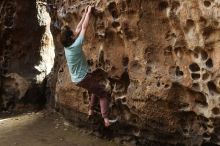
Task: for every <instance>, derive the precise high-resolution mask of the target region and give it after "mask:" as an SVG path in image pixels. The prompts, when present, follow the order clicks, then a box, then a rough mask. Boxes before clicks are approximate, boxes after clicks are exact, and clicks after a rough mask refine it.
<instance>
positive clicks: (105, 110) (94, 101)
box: [89, 94, 109, 118]
mask: <svg viewBox="0 0 220 146" xmlns="http://www.w3.org/2000/svg"><path fill="white" fill-rule="evenodd" d="M98 100H99V104H100V108H101V113H102V117H103V118H107V117H108V106H109V101H108V99H107V98H105V97H97V96H96V95H95V94H91V95H90V99H89V109H90V110H94V107H95V106H96V104H97V102H98Z"/></svg>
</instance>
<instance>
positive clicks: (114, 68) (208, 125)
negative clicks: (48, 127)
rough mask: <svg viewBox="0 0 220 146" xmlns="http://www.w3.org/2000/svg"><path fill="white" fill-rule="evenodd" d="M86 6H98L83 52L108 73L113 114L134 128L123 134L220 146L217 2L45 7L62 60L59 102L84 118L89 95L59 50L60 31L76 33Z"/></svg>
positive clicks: (56, 2) (59, 0)
mask: <svg viewBox="0 0 220 146" xmlns="http://www.w3.org/2000/svg"><path fill="white" fill-rule="evenodd" d="M87 4H93V5H95V6H96V7H95V11H93V14H92V18H91V21H90V25H89V28H88V31H87V34H86V38H87V40H86V42H85V44H84V46H83V49H84V52H85V54H86V57H87V60H88V63H89V65H90V67H91V69H92V70H96V69H97V68H101V69H102V70H104V71H105V72H106V73H107V75H108V80H106V82H105V83H106V84H109V85H110V87H111V92H112V104H111V108H112V113H113V114H114V115H117V116H118V118H119V121H120V122H121V123H123V124H128V125H130V128H127V127H126V128H127V131H126V132H125V133H126V134H128V133H129V134H128V135H133V136H135V137H138V138H140V139H141V138H144V139H148V140H151V141H158V142H161V143H163V144H177V145H180V144H182V145H184V144H185V145H187V146H188V145H202V143H206V142H212V143H216V144H220V133H219V131H220V124H219V123H220V118H219V116H220V84H219V75H220V74H219V65H220V64H219V62H220V59H219V56H218V55H219V47H220V46H219V45H220V44H219V28H220V25H219V20H220V19H219V5H220V3H219V1H218V0H190V1H189V0H181V1H180V0H111V1H107V0H98V1H92V0H84V1H79V0H68V1H63V0H48V6H49V11H50V14H51V17H52V29H53V32H54V39H55V42H56V43H55V44H56V48H57V50H59V53H60V55H59V56H58V57H57V59H58V60H59V65H58V66H56V70H57V78H56V77H54V78H56V79H57V82H56V87H55V86H54V88H55V97H56V99H55V100H56V106H57V108H60V109H63V111H64V113H65V109H71V110H72V112H73V111H74V112H75V113H78V112H79V113H87V108H88V107H87V104H88V100H87V93H86V91H84V90H83V89H79V88H78V87H76V86H75V85H74V84H73V83H71V80H70V76H69V73H68V69H67V66H66V61H65V56H64V54H63V50H62V46H61V45H60V43H59V29H60V28H61V27H62V26H63V25H66V24H68V25H70V26H71V27H72V28H73V29H74V28H75V27H76V25H77V23H78V22H79V20H80V18H81V16H82V11H83V9H84V8H85V6H86V5H87ZM66 113H67V111H66ZM67 115H68V114H67ZM68 118H70V117H68ZM74 118H75V120H76V114H75V117H72V119H74ZM81 122H82V121H81ZM123 124H122V125H123ZM131 127H132V128H131ZM120 128H121V129H123V128H125V127H123V126H121V127H119V129H120ZM125 133H124V134H125ZM139 142H140V141H139ZM140 143H141V142H140ZM142 143H144V142H142Z"/></svg>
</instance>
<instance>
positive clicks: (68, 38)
mask: <svg viewBox="0 0 220 146" xmlns="http://www.w3.org/2000/svg"><path fill="white" fill-rule="evenodd" d="M60 41H61V43H62V45H63V46H64V47H69V46H70V45H72V43H74V41H75V39H74V34H73V31H72V30H71V28H70V27H69V26H67V25H66V26H64V27H63V28H62V29H61V36H60Z"/></svg>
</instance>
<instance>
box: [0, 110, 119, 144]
mask: <svg viewBox="0 0 220 146" xmlns="http://www.w3.org/2000/svg"><path fill="white" fill-rule="evenodd" d="M0 146H120V145H119V144H116V143H115V142H113V141H107V140H103V139H99V138H97V137H95V136H92V135H91V134H89V132H87V131H85V130H82V129H79V128H77V127H75V126H73V125H71V124H70V123H68V122H67V121H65V120H64V119H63V117H62V116H61V115H59V114H57V113H55V112H49V113H48V112H45V111H40V112H32V113H25V114H20V115H16V116H15V115H14V116H10V117H4V118H0Z"/></svg>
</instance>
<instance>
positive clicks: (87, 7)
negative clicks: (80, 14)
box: [85, 5, 89, 13]
mask: <svg viewBox="0 0 220 146" xmlns="http://www.w3.org/2000/svg"><path fill="white" fill-rule="evenodd" d="M88 9H89V5H88V6H86V8H85V13H86V12H88Z"/></svg>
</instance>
